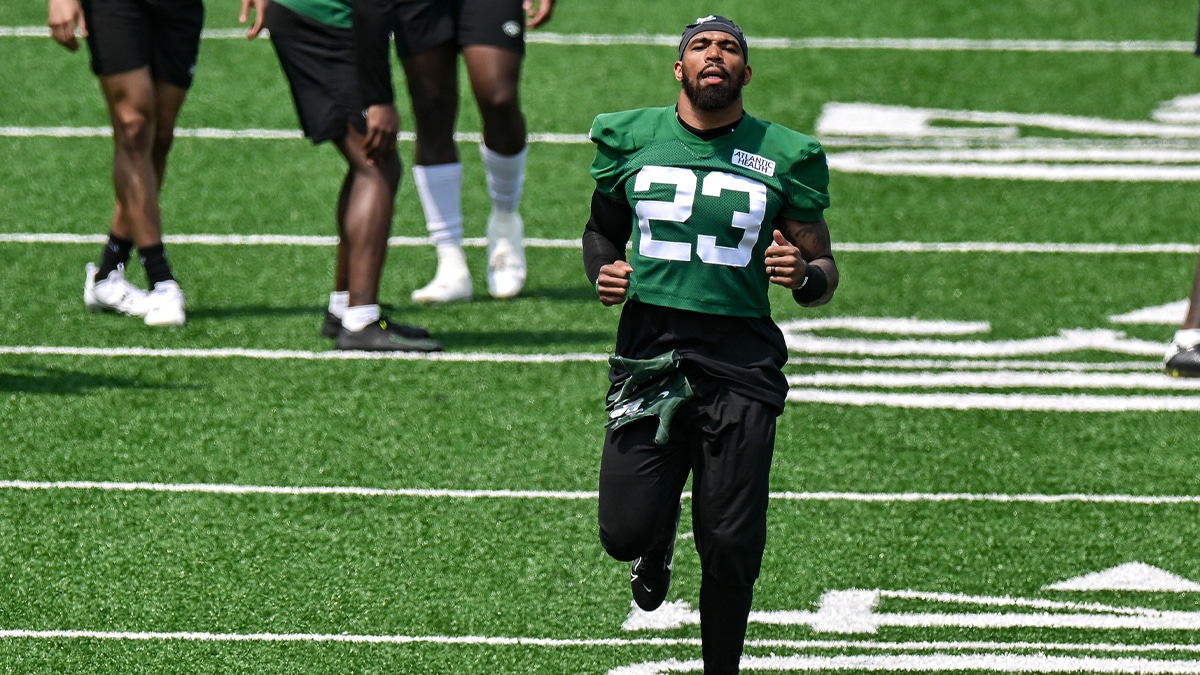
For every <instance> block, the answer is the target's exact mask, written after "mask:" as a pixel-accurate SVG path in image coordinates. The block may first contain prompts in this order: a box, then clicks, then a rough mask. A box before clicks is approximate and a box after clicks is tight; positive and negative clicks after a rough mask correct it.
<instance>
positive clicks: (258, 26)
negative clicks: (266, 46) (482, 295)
mask: <svg viewBox="0 0 1200 675" xmlns="http://www.w3.org/2000/svg"><path fill="white" fill-rule="evenodd" d="M269 4H271V0H242V11H241V13H240V14H238V23H246V22H247V21H249V20H250V10H251V9H253V10H254V23H252V24H250V28H248V29H247V30H246V39H247V40H253V39H254V38H256V37H258V36H259V34H260V33H262V30H263V21H264V20H265V19H266V15H267V5H269Z"/></svg>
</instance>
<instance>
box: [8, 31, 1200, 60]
mask: <svg viewBox="0 0 1200 675" xmlns="http://www.w3.org/2000/svg"><path fill="white" fill-rule="evenodd" d="M49 36H50V30H49V29H48V28H47V27H45V26H0V37H39V38H48V37H49ZM202 37H204V38H205V39H208V40H244V39H245V38H246V31H245V29H242V28H218V29H211V30H206V31H204V33H203V34H202ZM525 41H526V42H529V43H531V44H549V45H567V46H600V47H611V46H623V45H637V46H649V47H655V46H661V47H675V46H677V45H678V44H679V36H678V35H646V34H640V35H638V34H635V35H614V34H608V33H551V32H545V31H533V32H530V33H529V34H528V35H526V36H525ZM749 45H750V46H751V47H754V48H756V49H850V50H875V49H887V50H899V51H916V52H930V51H932V52H944V51H953V52H1072V53H1087V52H1190V51H1192V49H1193V48H1194V47H1195V44H1194V43H1192V42H1190V41H1188V42H1185V41H1181V40H976V39H970V38H834V37H814V38H775V37H762V38H751V39H750V40H749Z"/></svg>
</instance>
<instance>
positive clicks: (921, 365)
mask: <svg viewBox="0 0 1200 675" xmlns="http://www.w3.org/2000/svg"><path fill="white" fill-rule="evenodd" d="M788 362H789V363H790V364H791V365H808V366H830V367H836V368H870V369H874V370H878V369H881V368H882V369H909V370H936V369H946V370H1007V369H1012V368H1026V369H1032V370H1046V371H1055V370H1058V371H1071V372H1088V371H1131V372H1132V371H1142V370H1153V371H1161V370H1162V361H1160V360H1155V361H1124V362H1120V363H1086V362H1082V361H1033V360H1029V361H1021V360H1011V359H995V360H987V361H982V360H971V359H955V360H939V359H839V358H826V357H810V356H806V355H804V354H800V355H793V356H792V358H791V359H789V361H788Z"/></svg>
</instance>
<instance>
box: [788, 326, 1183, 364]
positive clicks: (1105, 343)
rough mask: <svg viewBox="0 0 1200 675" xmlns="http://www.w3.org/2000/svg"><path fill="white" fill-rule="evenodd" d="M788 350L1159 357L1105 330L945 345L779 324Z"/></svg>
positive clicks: (1147, 346) (1159, 348)
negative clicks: (1089, 353) (822, 334)
mask: <svg viewBox="0 0 1200 675" xmlns="http://www.w3.org/2000/svg"><path fill="white" fill-rule="evenodd" d="M779 328H780V330H782V331H783V335H784V339H785V341H786V342H787V346H788V349H789V350H791V351H792V352H796V353H799V354H863V355H868V354H869V355H873V356H960V357H973V358H980V357H997V358H1003V357H1012V356H1031V355H1034V354H1061V353H1067V352H1077V351H1101V352H1113V353H1117V354H1130V355H1139V356H1160V357H1161V356H1162V354H1163V353H1164V352H1165V351H1166V348H1165V347H1164V345H1163V344H1162V343H1158V342H1149V341H1146V340H1135V339H1131V338H1127V337H1125V334H1124V333H1120V332H1118V331H1113V330H1105V329H1083V328H1076V329H1070V330H1061V331H1059V334H1058V335H1056V336H1052V337H1041V338H1031V339H1028V340H994V341H982V340H979V341H970V340H962V341H954V342H951V341H945V340H865V339H853V338H833V337H818V336H815V335H810V334H808V333H806V332H804V328H803V325H802V324H799V323H798V322H794V321H784V322H781V323H780V324H779Z"/></svg>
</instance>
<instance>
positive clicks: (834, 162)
mask: <svg viewBox="0 0 1200 675" xmlns="http://www.w3.org/2000/svg"><path fill="white" fill-rule="evenodd" d="M874 154H875V153H867V152H863V153H855V152H846V153H838V154H836V155H829V168H830V169H831V170H833V171H842V172H845V173H867V174H871V175H875V176H920V177H923V178H987V179H999V180H1031V181H1052V182H1066V181H1114V182H1154V181H1160V182H1172V183H1195V182H1200V166H1131V165H1122V164H1087V165H1078V164H1035V163H1016V164H1007V165H1005V164H987V163H981V162H933V161H910V162H901V161H886V160H879V159H878V158H877V157H875V156H873V155H874Z"/></svg>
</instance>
